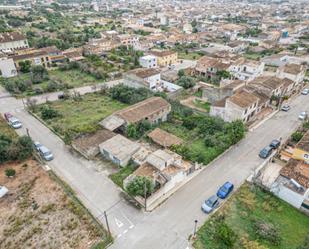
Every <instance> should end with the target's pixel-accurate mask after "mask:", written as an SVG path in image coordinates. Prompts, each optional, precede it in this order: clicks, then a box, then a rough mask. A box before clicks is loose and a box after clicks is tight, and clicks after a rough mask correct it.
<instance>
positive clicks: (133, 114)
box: [100, 97, 171, 131]
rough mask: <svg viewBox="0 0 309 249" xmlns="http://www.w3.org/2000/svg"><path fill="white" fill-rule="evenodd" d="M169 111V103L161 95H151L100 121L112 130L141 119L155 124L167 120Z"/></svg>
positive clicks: (123, 127)
mask: <svg viewBox="0 0 309 249" xmlns="http://www.w3.org/2000/svg"><path fill="white" fill-rule="evenodd" d="M170 112H171V105H170V103H168V102H167V101H166V100H165V99H163V98H161V97H151V98H148V99H146V100H143V101H141V102H138V103H136V104H134V105H132V106H129V107H127V108H125V109H123V110H120V111H117V112H115V113H114V114H112V115H110V116H108V117H106V118H105V119H103V120H102V121H101V122H100V125H101V126H103V127H104V128H105V129H108V130H110V131H114V130H117V129H120V130H124V129H126V127H127V126H128V125H129V124H136V123H138V122H141V121H143V120H146V121H148V122H150V123H151V124H156V123H160V122H164V121H166V120H167V116H168V114H169V113H170Z"/></svg>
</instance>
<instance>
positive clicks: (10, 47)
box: [0, 32, 29, 52]
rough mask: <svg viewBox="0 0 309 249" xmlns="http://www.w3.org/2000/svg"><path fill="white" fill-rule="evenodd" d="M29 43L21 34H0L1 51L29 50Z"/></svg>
mask: <svg viewBox="0 0 309 249" xmlns="http://www.w3.org/2000/svg"><path fill="white" fill-rule="evenodd" d="M28 47H29V45H28V41H27V39H26V38H25V37H24V35H22V34H21V33H19V32H6V33H0V51H3V52H10V51H14V50H16V49H23V48H28Z"/></svg>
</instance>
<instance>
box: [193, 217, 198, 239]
mask: <svg viewBox="0 0 309 249" xmlns="http://www.w3.org/2000/svg"><path fill="white" fill-rule="evenodd" d="M196 228H197V220H195V221H194V231H193V237H195V235H196Z"/></svg>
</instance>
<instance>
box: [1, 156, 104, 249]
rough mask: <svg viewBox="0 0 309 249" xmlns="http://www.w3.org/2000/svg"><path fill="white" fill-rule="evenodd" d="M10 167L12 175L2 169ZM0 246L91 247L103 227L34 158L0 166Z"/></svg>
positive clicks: (98, 237) (99, 236) (14, 248)
mask: <svg viewBox="0 0 309 249" xmlns="http://www.w3.org/2000/svg"><path fill="white" fill-rule="evenodd" d="M7 168H13V169H15V170H16V175H15V176H14V177H13V178H8V177H6V176H5V169H7ZM0 184H1V185H4V186H6V187H7V188H8V189H9V194H8V195H6V196H5V197H3V198H1V199H0V248H6V249H19V248H22V249H24V248H57V249H60V248H61V249H62V248H78V249H83V248H90V247H91V246H92V245H93V244H94V243H96V242H97V241H99V240H100V238H102V236H103V234H102V230H101V229H100V228H99V227H98V226H96V225H95V223H94V222H93V220H92V218H91V217H90V215H89V214H88V213H87V212H86V211H85V210H84V209H83V208H82V207H81V206H80V205H79V204H77V203H76V201H74V200H73V199H71V197H68V195H67V194H66V193H65V191H64V189H63V188H62V187H61V186H60V185H59V184H58V183H57V182H56V181H54V180H53V179H52V178H51V177H50V175H49V174H48V173H47V172H45V171H44V170H43V169H42V168H41V167H40V166H39V165H38V163H37V162H36V161H34V160H28V161H26V162H23V163H7V164H4V165H1V167H0Z"/></svg>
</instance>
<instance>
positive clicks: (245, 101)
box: [228, 91, 259, 108]
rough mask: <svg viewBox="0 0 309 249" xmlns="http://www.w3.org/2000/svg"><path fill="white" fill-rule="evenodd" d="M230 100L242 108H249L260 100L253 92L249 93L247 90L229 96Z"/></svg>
mask: <svg viewBox="0 0 309 249" xmlns="http://www.w3.org/2000/svg"><path fill="white" fill-rule="evenodd" d="M228 101H230V102H232V103H234V104H236V105H238V106H240V107H242V108H247V107H249V106H251V105H253V104H254V103H256V102H257V101H259V99H258V98H257V97H256V96H254V95H253V94H251V93H248V92H246V91H241V92H237V93H235V94H234V95H232V96H231V97H229V98H228Z"/></svg>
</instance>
